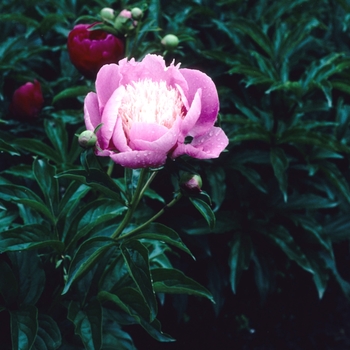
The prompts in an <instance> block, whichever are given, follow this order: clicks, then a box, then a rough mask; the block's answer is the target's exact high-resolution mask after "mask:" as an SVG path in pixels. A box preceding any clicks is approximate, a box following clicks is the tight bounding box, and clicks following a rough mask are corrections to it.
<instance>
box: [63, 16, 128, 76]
mask: <svg viewBox="0 0 350 350" xmlns="http://www.w3.org/2000/svg"><path fill="white" fill-rule="evenodd" d="M96 24H97V23H93V24H78V25H76V26H75V27H74V28H73V30H72V31H71V32H70V33H69V35H68V42H67V47H68V53H69V56H70V60H71V61H72V63H73V64H74V66H75V67H76V68H77V69H78V70H79V72H80V73H82V74H83V75H84V76H86V77H87V78H94V77H95V76H96V74H97V72H98V71H99V69H100V68H101V67H102V66H103V65H104V64H108V63H117V62H118V61H119V60H120V59H121V58H123V56H124V43H123V41H122V40H121V39H119V38H117V37H116V36H114V35H113V34H110V33H107V32H105V31H103V30H100V29H96V30H91V28H92V27H93V26H94V25H96ZM89 29H90V30H89Z"/></svg>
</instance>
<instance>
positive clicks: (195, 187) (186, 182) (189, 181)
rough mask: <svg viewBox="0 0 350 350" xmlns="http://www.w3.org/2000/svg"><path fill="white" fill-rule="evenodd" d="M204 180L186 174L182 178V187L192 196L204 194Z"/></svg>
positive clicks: (197, 176)
mask: <svg viewBox="0 0 350 350" xmlns="http://www.w3.org/2000/svg"><path fill="white" fill-rule="evenodd" d="M202 184H203V183H202V178H201V177H200V176H199V175H196V174H191V173H185V174H183V175H182V176H181V178H180V187H181V188H182V189H183V190H184V191H186V192H188V193H192V194H198V193H200V192H202V190H201V188H202Z"/></svg>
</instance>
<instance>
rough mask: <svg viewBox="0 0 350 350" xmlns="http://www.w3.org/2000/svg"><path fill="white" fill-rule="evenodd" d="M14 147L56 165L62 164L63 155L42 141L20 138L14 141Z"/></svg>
mask: <svg viewBox="0 0 350 350" xmlns="http://www.w3.org/2000/svg"><path fill="white" fill-rule="evenodd" d="M12 145H13V146H14V147H17V148H19V149H22V150H25V151H28V152H30V153H33V154H36V155H38V156H41V157H44V158H48V159H50V160H52V161H53V162H54V163H56V164H62V159H61V155H60V154H58V153H57V152H56V151H55V150H53V149H52V148H51V147H49V146H48V145H47V144H45V143H44V142H42V141H40V140H37V139H34V138H33V139H29V138H18V139H14V140H13V141H12Z"/></svg>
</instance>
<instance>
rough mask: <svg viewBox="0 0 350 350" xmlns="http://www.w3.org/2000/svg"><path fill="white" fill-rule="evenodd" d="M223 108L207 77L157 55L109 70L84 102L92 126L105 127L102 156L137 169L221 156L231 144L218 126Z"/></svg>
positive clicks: (99, 136) (105, 69)
mask: <svg viewBox="0 0 350 350" xmlns="http://www.w3.org/2000/svg"><path fill="white" fill-rule="evenodd" d="M218 110H219V100H218V94H217V91H216V88H215V85H214V83H213V81H212V80H211V79H210V78H209V77H208V76H207V75H206V74H204V73H202V72H200V71H199V70H194V69H179V65H177V66H175V65H174V64H171V65H170V66H169V67H166V66H165V62H164V59H163V57H161V56H156V55H147V56H146V57H145V58H144V59H143V60H142V61H141V62H136V61H135V60H134V59H131V60H130V61H127V60H126V59H123V60H121V61H119V64H118V65H117V64H109V65H105V66H103V67H102V68H101V69H100V71H99V72H98V74H97V78H96V93H94V92H90V93H89V94H88V95H87V96H86V98H85V103H84V115H85V124H86V128H87V129H88V130H94V129H95V128H96V127H97V126H98V125H99V124H100V123H102V127H101V128H100V129H99V130H98V131H97V144H96V146H97V147H96V154H97V155H100V156H109V157H111V158H112V159H113V161H114V162H116V163H118V164H120V165H122V166H124V167H129V168H133V169H136V168H146V167H158V166H161V165H163V164H164V163H165V161H166V158H167V156H169V157H171V158H176V157H179V156H181V155H184V154H187V155H189V156H190V157H193V158H198V159H208V158H217V157H218V156H219V155H220V153H221V152H222V151H223V150H224V149H225V147H226V146H227V144H228V139H227V136H226V135H225V133H224V132H223V130H222V129H221V128H219V127H215V126H214V123H215V122H216V119H217V115H218ZM189 139H190V141H189Z"/></svg>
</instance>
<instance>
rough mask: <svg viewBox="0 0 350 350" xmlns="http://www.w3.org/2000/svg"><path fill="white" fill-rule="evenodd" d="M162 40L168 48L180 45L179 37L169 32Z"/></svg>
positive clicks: (171, 48) (172, 48)
mask: <svg viewBox="0 0 350 350" xmlns="http://www.w3.org/2000/svg"><path fill="white" fill-rule="evenodd" d="M160 42H161V43H162V45H164V46H165V48H166V49H167V50H174V49H176V48H177V46H178V45H179V38H178V37H177V36H176V35H174V34H168V35H166V36H165V37H164V38H163V39H162V40H161V41H160Z"/></svg>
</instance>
